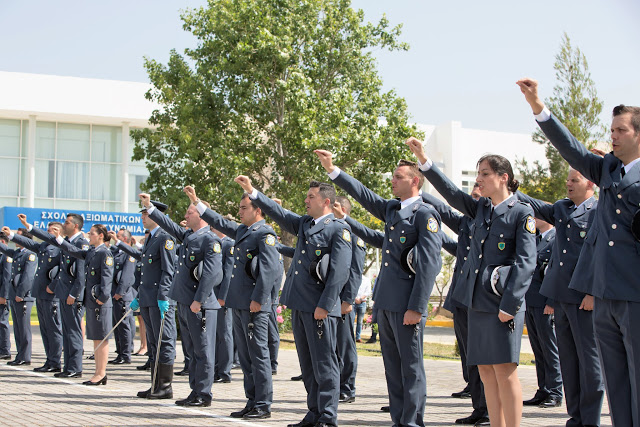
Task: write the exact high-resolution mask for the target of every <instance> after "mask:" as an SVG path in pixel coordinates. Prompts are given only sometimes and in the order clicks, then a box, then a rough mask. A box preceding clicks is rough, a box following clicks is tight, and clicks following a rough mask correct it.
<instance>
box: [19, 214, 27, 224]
mask: <svg viewBox="0 0 640 427" xmlns="http://www.w3.org/2000/svg"><path fill="white" fill-rule="evenodd" d="M18 219H19V220H20V222H21V223H22V225H24V226H25V227H28V226H29V223H28V222H27V216H26V215H25V214H18Z"/></svg>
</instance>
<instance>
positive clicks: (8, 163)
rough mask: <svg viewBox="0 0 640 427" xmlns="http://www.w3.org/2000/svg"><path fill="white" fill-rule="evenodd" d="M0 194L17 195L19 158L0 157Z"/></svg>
mask: <svg viewBox="0 0 640 427" xmlns="http://www.w3.org/2000/svg"><path fill="white" fill-rule="evenodd" d="M0 171H2V175H3V177H2V178H3V179H0V196H16V197H17V196H18V188H19V182H20V160H19V159H0Z"/></svg>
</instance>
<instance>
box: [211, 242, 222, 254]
mask: <svg viewBox="0 0 640 427" xmlns="http://www.w3.org/2000/svg"><path fill="white" fill-rule="evenodd" d="M221 251H222V248H220V243H218V242H215V243H214V244H213V252H215V253H217V254H219V253H220V252H221Z"/></svg>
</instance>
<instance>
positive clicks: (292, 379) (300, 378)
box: [291, 374, 302, 381]
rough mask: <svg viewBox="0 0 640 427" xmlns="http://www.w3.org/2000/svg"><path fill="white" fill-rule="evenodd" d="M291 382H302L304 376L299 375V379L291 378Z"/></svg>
mask: <svg viewBox="0 0 640 427" xmlns="http://www.w3.org/2000/svg"><path fill="white" fill-rule="evenodd" d="M291 381H302V374H300V375H298V376H297V377H291Z"/></svg>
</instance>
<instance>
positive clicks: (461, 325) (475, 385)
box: [453, 305, 489, 417]
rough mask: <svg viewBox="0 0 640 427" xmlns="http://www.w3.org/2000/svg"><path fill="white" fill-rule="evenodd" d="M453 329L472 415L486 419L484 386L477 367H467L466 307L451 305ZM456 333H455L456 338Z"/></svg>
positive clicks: (467, 335) (467, 331)
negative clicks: (457, 331)
mask: <svg viewBox="0 0 640 427" xmlns="http://www.w3.org/2000/svg"><path fill="white" fill-rule="evenodd" d="M453 327H454V328H457V329H459V334H460V339H458V345H459V346H460V349H459V350H460V358H461V359H462V358H463V355H464V362H463V368H462V370H463V372H466V374H467V378H468V379H469V380H468V383H469V392H470V393H471V404H472V405H473V413H474V414H476V415H478V416H481V417H488V416H489V412H488V411H487V400H486V399H485V397H484V385H483V384H482V380H481V379H480V372H478V365H471V366H468V365H467V343H468V340H469V313H468V312H467V308H466V307H459V306H457V305H453ZM457 336H458V333H456V337H457Z"/></svg>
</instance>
